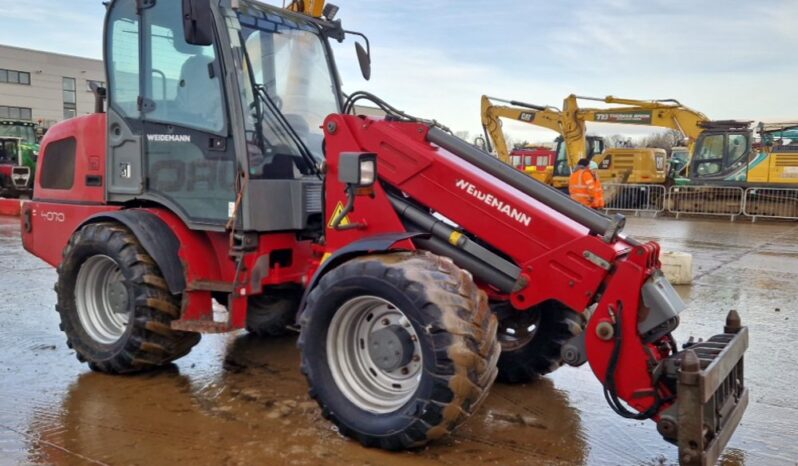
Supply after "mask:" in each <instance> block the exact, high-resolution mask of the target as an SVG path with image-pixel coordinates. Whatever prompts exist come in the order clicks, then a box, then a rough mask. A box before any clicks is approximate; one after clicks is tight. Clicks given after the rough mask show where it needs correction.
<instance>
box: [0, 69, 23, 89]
mask: <svg viewBox="0 0 798 466" xmlns="http://www.w3.org/2000/svg"><path fill="white" fill-rule="evenodd" d="M0 83H7V84H22V85H24V86H30V73H28V72H25V71H16V70H7V69H0Z"/></svg>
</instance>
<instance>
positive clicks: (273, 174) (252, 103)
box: [105, 0, 346, 232]
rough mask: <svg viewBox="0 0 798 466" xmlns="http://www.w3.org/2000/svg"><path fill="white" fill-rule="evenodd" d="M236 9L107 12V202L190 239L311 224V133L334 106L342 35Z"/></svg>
mask: <svg viewBox="0 0 798 466" xmlns="http://www.w3.org/2000/svg"><path fill="white" fill-rule="evenodd" d="M235 3H236V4H237V7H236V8H235V9H234V8H233V7H232V5H231V2H230V1H221V2H219V1H214V2H209V1H208V0H186V1H183V2H178V1H171V0H169V1H167V0H151V1H149V2H144V3H143V4H142V2H139V1H135V0H115V1H113V2H112V3H111V5H110V6H109V14H108V19H107V24H106V34H105V41H106V43H105V55H106V57H105V58H106V60H105V62H106V67H107V76H108V85H109V87H108V102H109V103H108V118H107V120H108V165H107V166H108V187H107V191H108V200H109V201H111V202H117V203H134V202H135V203H142V202H145V203H155V204H159V205H163V206H166V207H168V208H169V209H170V210H172V211H174V212H176V213H177V214H178V215H179V216H180V217H181V218H182V219H183V220H184V221H185V222H186V223H187V224H188V225H189V226H191V227H192V228H195V229H208V230H222V229H224V228H225V226H226V225H227V224H228V222H229V221H230V219H231V218H235V219H236V221H237V222H238V224H239V227H240V228H243V229H244V230H248V231H263V232H266V231H283V230H307V229H316V228H319V227H320V225H321V211H322V203H321V200H322V196H321V193H322V181H321V177H320V175H319V166H320V165H321V162H322V161H323V160H324V152H323V140H324V137H323V132H322V130H321V125H322V122H323V121H324V119H325V118H326V117H327V115H329V114H331V113H340V112H341V110H342V98H341V91H340V83H339V81H338V75H337V71H336V68H335V64H334V61H333V57H332V52H331V50H330V46H329V44H328V38H334V39H337V40H339V41H341V40H343V39H344V37H345V34H346V33H345V32H344V31H343V29H342V28H341V24H340V22H332V21H327V20H324V19H317V18H311V17H309V16H305V15H300V14H295V13H292V12H289V11H287V10H285V9H281V8H276V7H271V6H267V5H263V4H261V3H258V2H255V1H249V0H240V1H239V2H235ZM142 5H143V6H142ZM239 193H240V196H239ZM288 206H290V208H287V207H288Z"/></svg>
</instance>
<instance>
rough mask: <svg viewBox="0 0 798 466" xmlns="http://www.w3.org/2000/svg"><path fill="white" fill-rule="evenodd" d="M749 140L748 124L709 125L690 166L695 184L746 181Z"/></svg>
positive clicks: (712, 123)
mask: <svg viewBox="0 0 798 466" xmlns="http://www.w3.org/2000/svg"><path fill="white" fill-rule="evenodd" d="M751 144H752V137H751V130H750V129H749V123H746V122H710V123H708V124H707V129H706V130H705V131H704V132H703V133H702V134H701V136H699V137H698V140H697V141H696V144H695V149H694V152H693V157H692V160H691V165H690V174H691V178H693V179H697V180H720V181H745V180H746V177H747V174H748V170H747V169H748V162H749V158H750V155H751V154H752V153H753V151H752V150H751Z"/></svg>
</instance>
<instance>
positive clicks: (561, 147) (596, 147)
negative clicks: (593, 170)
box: [554, 136, 606, 178]
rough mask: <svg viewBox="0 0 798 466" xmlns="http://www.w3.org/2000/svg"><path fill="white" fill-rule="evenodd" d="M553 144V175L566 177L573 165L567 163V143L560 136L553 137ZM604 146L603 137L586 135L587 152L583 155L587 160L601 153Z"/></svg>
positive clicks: (569, 174)
mask: <svg viewBox="0 0 798 466" xmlns="http://www.w3.org/2000/svg"><path fill="white" fill-rule="evenodd" d="M555 145H556V147H557V149H556V150H557V159H556V161H555V163H554V176H555V177H565V178H568V177H569V176H571V170H572V169H573V167H572V166H571V165H570V164H569V163H568V153H567V145H566V144H565V142H564V141H563V138H562V136H560V137H557V139H555ZM605 146H606V142H605V141H604V138H602V137H599V136H587V154H585V157H586V158H587V159H588V160H592V159H593V157H596V156H598V155H601V154H603V153H604V148H605Z"/></svg>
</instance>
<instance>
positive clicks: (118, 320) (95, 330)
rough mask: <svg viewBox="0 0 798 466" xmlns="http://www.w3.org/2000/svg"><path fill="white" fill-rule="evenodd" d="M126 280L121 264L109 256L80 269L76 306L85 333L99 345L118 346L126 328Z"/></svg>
mask: <svg viewBox="0 0 798 466" xmlns="http://www.w3.org/2000/svg"><path fill="white" fill-rule="evenodd" d="M124 280H125V277H124V276H123V275H122V271H121V270H120V269H119V265H118V264H117V263H116V261H114V260H113V259H111V258H110V257H108V256H103V255H97V256H92V257H90V258H89V259H88V260H87V261H86V262H84V263H83V265H81V266H80V270H79V271H78V278H77V281H76V283H75V306H76V307H77V310H78V318H79V319H80V324H81V326H83V330H85V331H86V333H87V334H88V335H89V337H91V339H92V340H94V341H96V342H97V343H101V344H104V345H110V344H113V343H116V342H117V341H119V339H120V338H121V337H122V335H124V333H125V330H126V329H127V324H128V320H129V317H130V316H129V313H130V311H129V306H128V292H127V287H126V286H125V281H124Z"/></svg>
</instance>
